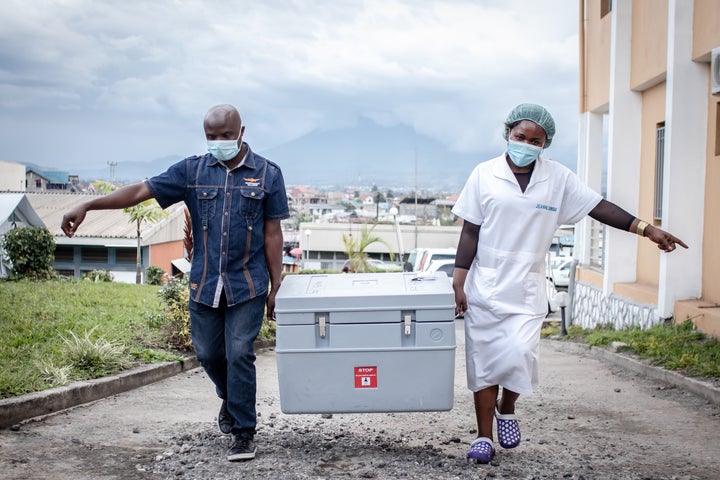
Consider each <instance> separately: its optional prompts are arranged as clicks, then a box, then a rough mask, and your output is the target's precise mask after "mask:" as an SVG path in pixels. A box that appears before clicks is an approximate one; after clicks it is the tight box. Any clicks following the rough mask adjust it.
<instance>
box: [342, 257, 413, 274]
mask: <svg viewBox="0 0 720 480" xmlns="http://www.w3.org/2000/svg"><path fill="white" fill-rule="evenodd" d="M367 263H368V267H370V270H369V271H370V272H391V271H400V270H401V269H402V267H400V266H399V265H398V264H396V263H385V262H383V261H382V260H378V259H376V258H369V259H368V261H367ZM345 269H347V271H351V270H350V260H345V263H343V266H342V271H346V270H345Z"/></svg>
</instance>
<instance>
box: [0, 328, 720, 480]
mask: <svg viewBox="0 0 720 480" xmlns="http://www.w3.org/2000/svg"><path fill="white" fill-rule="evenodd" d="M458 325H459V327H458V328H459V330H458V333H459V334H461V333H462V330H461V329H462V327H461V324H458ZM463 350H464V347H463V345H462V336H461V335H458V350H457V355H456V373H455V406H454V408H453V410H451V411H449V412H425V413H394V414H342V415H341V414H335V415H286V414H283V413H281V411H280V405H279V395H278V385H277V372H276V369H275V353H274V352H273V351H272V350H267V351H264V352H263V353H261V354H260V355H259V356H258V361H257V367H258V373H259V384H258V413H259V424H258V434H257V437H256V441H257V443H258V455H257V458H256V459H255V460H253V461H249V462H232V463H231V462H227V461H226V460H225V451H226V450H227V448H228V446H229V444H230V437H229V436H227V435H222V434H220V432H219V431H218V430H217V426H216V425H215V415H216V413H217V410H218V409H219V406H220V401H219V400H218V399H217V398H216V397H215V396H214V395H213V389H212V385H211V383H210V382H209V380H208V379H207V378H206V376H205V374H204V373H203V372H202V371H201V370H195V371H192V372H187V373H183V374H180V375H177V376H175V377H172V378H169V379H166V380H163V381H161V382H158V383H156V384H153V385H149V386H147V387H143V388H139V389H137V390H133V391H131V392H126V393H123V394H120V395H116V396H113V397H110V398H107V399H104V400H101V401H98V402H95V403H93V404H90V405H88V406H84V407H78V408H75V409H72V410H68V411H64V412H62V413H60V414H56V415H52V416H48V417H45V418H43V419H39V420H34V421H30V422H27V423H24V424H22V425H21V426H19V428H18V429H16V430H15V431H10V430H3V431H0V472H2V473H0V477H2V478H6V479H18V480H19V479H26V478H32V479H53V480H57V479H59V478H72V479H77V480H86V479H88V480H89V479H176V478H179V479H197V480H210V479H213V480H215V479H217V480H222V479H241V478H242V479H288V480H290V479H336V478H373V479H396V478H408V479H425V478H427V479H460V478H462V479H465V478H502V479H562V478H568V479H587V480H589V479H618V480H630V479H662V480H664V479H667V480H670V479H683V480H685V479H708V480H709V479H714V480H716V479H718V478H720V474H719V473H718V472H720V442H719V441H718V440H720V407H718V406H717V405H713V404H709V403H708V402H706V401H704V400H701V399H699V398H698V397H696V396H694V395H692V394H688V393H686V392H683V391H681V390H680V389H677V388H673V387H671V386H669V385H664V384H660V383H656V382H653V381H650V380H647V379H646V378H645V377H642V376H637V375H634V374H630V373H627V372H625V371H623V370H619V369H614V368H609V367H608V366H606V365H604V364H602V363H601V362H599V361H598V360H596V359H594V358H591V357H588V356H583V355H578V354H569V353H565V352H563V351H561V350H559V347H557V346H556V344H555V343H553V342H544V343H543V346H542V352H541V359H542V366H541V386H540V388H539V389H538V391H537V392H536V393H535V394H534V395H533V396H530V397H522V398H521V399H520V401H519V402H518V410H517V413H518V415H519V416H520V427H521V430H522V434H523V441H522V443H521V445H520V446H519V447H518V448H516V449H513V450H503V449H501V448H500V447H499V446H497V444H496V448H497V449H498V454H497V456H496V457H495V460H494V461H493V462H492V464H490V465H475V464H468V463H467V462H466V461H465V453H466V452H467V449H468V446H469V444H470V442H472V440H473V439H474V438H475V437H476V435H477V433H476V430H475V429H476V426H475V419H474V416H473V414H472V411H473V410H472V396H471V394H470V392H469V391H468V390H467V389H466V387H465V374H464V355H463Z"/></svg>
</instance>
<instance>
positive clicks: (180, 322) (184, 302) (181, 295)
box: [151, 279, 192, 350]
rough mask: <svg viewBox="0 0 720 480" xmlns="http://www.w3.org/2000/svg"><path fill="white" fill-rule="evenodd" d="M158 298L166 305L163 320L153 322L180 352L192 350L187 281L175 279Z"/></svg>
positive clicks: (162, 315)
mask: <svg viewBox="0 0 720 480" xmlns="http://www.w3.org/2000/svg"><path fill="white" fill-rule="evenodd" d="M158 296H159V297H160V298H161V299H162V301H163V303H164V304H165V305H164V308H163V312H162V314H161V318H159V319H153V320H151V322H153V323H155V324H158V325H159V328H160V331H161V332H162V334H163V337H165V339H166V340H167V341H168V343H169V344H170V345H171V346H172V347H173V348H177V349H179V350H192V337H191V335H190V311H189V310H188V301H189V300H190V292H189V290H188V283H187V280H183V279H173V280H170V281H169V282H168V283H166V284H165V286H163V288H161V289H160V292H158Z"/></svg>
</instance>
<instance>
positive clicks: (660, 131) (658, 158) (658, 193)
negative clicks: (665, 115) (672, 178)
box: [653, 124, 665, 222]
mask: <svg viewBox="0 0 720 480" xmlns="http://www.w3.org/2000/svg"><path fill="white" fill-rule="evenodd" d="M664 164H665V125H664V124H661V125H660V126H658V128H657V133H656V136H655V208H654V210H653V211H654V213H653V220H656V221H658V222H659V221H660V220H662V202H663V173H664Z"/></svg>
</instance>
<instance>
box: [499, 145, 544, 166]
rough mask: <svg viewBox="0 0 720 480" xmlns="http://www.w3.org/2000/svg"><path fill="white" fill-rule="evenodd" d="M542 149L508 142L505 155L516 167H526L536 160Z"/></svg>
mask: <svg viewBox="0 0 720 480" xmlns="http://www.w3.org/2000/svg"><path fill="white" fill-rule="evenodd" d="M542 150H543V149H542V147H536V146H535V145H530V144H529V143H524V142H515V141H513V140H509V141H508V146H507V153H508V156H509V157H510V160H512V162H513V163H514V164H515V165H517V166H518V167H527V166H528V165H530V164H531V163H532V162H534V161H535V160H537V158H538V157H539V156H540V152H542Z"/></svg>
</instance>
